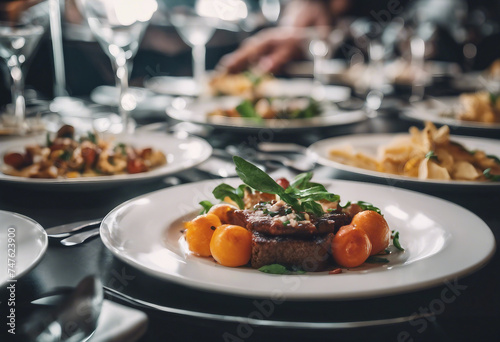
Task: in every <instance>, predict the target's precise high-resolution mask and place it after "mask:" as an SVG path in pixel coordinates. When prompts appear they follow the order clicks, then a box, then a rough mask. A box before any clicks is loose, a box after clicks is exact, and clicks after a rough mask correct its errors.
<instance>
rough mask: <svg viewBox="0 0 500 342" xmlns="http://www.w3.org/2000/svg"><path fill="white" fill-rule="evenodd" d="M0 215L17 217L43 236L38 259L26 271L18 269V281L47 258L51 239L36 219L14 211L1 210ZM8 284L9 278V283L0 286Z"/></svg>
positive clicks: (32, 261) (16, 277)
mask: <svg viewBox="0 0 500 342" xmlns="http://www.w3.org/2000/svg"><path fill="white" fill-rule="evenodd" d="M0 214H5V215H9V216H11V217H17V218H19V219H21V220H22V221H24V222H27V223H29V224H30V225H31V226H32V227H33V229H36V230H38V231H39V232H40V233H41V234H42V240H41V242H42V248H41V249H40V250H39V251H38V253H37V255H36V257H35V258H34V259H33V260H30V264H29V265H28V267H26V268H25V269H24V270H22V271H20V272H19V271H18V270H17V268H16V276H15V278H14V279H16V281H17V280H19V279H20V278H21V277H23V276H24V275H26V274H27V273H29V272H30V271H31V270H33V269H34V268H35V267H36V266H37V265H38V264H39V263H40V262H41V261H42V259H43V257H44V256H45V253H46V252H47V249H48V247H49V238H48V236H47V232H46V231H45V229H44V228H43V226H42V225H41V224H40V223H38V222H37V221H35V220H34V219H32V218H31V217H28V216H26V215H23V214H19V213H17V212H12V211H8V210H1V209H0ZM17 249H18V248H17V246H16V250H17ZM17 257H18V256H17ZM17 257H16V258H17ZM16 266H17V263H16ZM8 283H9V280H8V278H7V281H6V282H5V283H0V285H1V286H3V285H4V284H8Z"/></svg>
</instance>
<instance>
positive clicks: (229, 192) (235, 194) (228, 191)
mask: <svg viewBox="0 0 500 342" xmlns="http://www.w3.org/2000/svg"><path fill="white" fill-rule="evenodd" d="M212 194H213V195H214V197H215V198H217V199H218V200H221V201H224V199H225V198H226V197H229V198H230V199H231V200H233V201H234V202H235V203H236V204H237V205H238V207H239V208H240V209H244V208H245V203H244V202H243V195H241V196H240V194H241V191H238V189H235V188H233V187H232V186H231V185H229V184H226V183H222V184H219V185H217V186H216V187H215V189H214V190H213V191H212Z"/></svg>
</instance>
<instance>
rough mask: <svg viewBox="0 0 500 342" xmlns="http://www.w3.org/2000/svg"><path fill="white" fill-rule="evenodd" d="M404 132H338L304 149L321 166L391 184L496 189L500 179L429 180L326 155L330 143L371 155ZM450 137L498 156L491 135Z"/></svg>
mask: <svg viewBox="0 0 500 342" xmlns="http://www.w3.org/2000/svg"><path fill="white" fill-rule="evenodd" d="M398 135H406V133H400V134H355V135H348V136H340V137H334V138H328V139H324V140H320V141H318V142H315V143H314V144H312V145H311V146H309V147H308V149H307V153H308V154H309V155H311V156H312V157H313V158H315V159H316V161H317V162H318V163H319V164H321V165H325V166H329V167H332V168H335V169H338V170H342V171H344V172H348V173H352V174H356V175H362V176H367V177H373V178H377V179H385V180H387V182H388V184H395V183H396V182H404V183H407V184H409V185H411V184H413V185H418V186H428V187H431V188H435V187H436V186H439V187H441V188H454V189H462V190H463V189H465V188H474V189H475V188H479V187H480V188H482V189H500V182H479V181H461V180H460V181H459V180H449V181H447V180H433V179H425V180H424V179H418V178H415V177H407V176H400V175H393V174H390V173H384V172H378V171H371V170H367V169H363V168H360V167H356V166H351V165H345V164H342V163H339V162H336V161H333V160H331V159H330V158H329V152H330V150H331V149H332V148H333V147H336V148H338V147H342V146H352V147H353V148H354V149H355V150H356V151H358V152H362V153H364V154H367V155H370V156H373V157H375V158H376V156H377V149H378V147H379V146H382V145H387V144H388V143H390V142H391V141H392V140H393V139H394V138H395V137H396V136H398ZM450 139H451V140H453V141H456V142H458V143H461V144H462V145H463V146H464V147H465V148H467V149H468V150H483V151H485V152H486V153H487V154H491V155H495V156H499V157H500V144H499V143H498V141H496V140H493V139H485V138H473V137H465V136H456V135H451V136H450Z"/></svg>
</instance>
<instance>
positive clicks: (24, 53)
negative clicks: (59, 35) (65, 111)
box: [0, 1, 48, 134]
mask: <svg viewBox="0 0 500 342" xmlns="http://www.w3.org/2000/svg"><path fill="white" fill-rule="evenodd" d="M47 24H48V11H47V8H46V6H45V2H44V1H10V2H2V3H0V60H2V61H3V62H4V63H5V65H6V66H7V71H8V75H9V78H10V85H11V94H12V103H11V104H9V105H7V108H6V111H5V113H2V118H1V120H0V126H4V129H7V130H9V131H12V132H13V133H18V134H24V133H26V131H27V130H28V129H29V127H28V124H27V123H26V101H25V98H24V71H25V62H26V61H27V60H28V59H29V57H30V56H31V55H32V54H33V52H34V50H35V48H36V47H37V45H38V42H39V41H40V38H41V37H42V35H43V33H44V32H45V27H46V25H47Z"/></svg>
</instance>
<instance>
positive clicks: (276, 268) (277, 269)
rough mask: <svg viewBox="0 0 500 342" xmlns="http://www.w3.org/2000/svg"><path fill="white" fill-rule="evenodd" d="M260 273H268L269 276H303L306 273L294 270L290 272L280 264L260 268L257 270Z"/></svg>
mask: <svg viewBox="0 0 500 342" xmlns="http://www.w3.org/2000/svg"><path fill="white" fill-rule="evenodd" d="M258 270H259V271H261V272H264V273H270V274H304V273H306V272H305V271H304V270H301V269H298V268H294V269H292V270H289V269H288V268H286V267H285V266H283V265H280V264H271V265H265V266H262V267H261V268H259V269H258Z"/></svg>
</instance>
